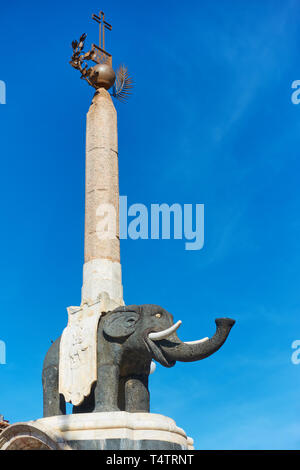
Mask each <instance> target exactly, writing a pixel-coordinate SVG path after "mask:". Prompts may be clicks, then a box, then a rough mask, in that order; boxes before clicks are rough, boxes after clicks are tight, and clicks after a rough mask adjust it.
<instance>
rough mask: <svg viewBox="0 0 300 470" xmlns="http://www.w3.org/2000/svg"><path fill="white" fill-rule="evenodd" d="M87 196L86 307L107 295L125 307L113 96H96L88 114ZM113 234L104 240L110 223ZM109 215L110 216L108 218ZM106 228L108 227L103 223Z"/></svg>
mask: <svg viewBox="0 0 300 470" xmlns="http://www.w3.org/2000/svg"><path fill="white" fill-rule="evenodd" d="M85 178H86V195H85V239H84V262H85V264H84V268H83V286H82V303H85V302H88V303H92V302H95V301H96V300H97V298H98V296H99V294H102V293H103V292H106V293H107V294H108V295H109V297H110V298H111V299H112V300H113V301H115V302H116V303H117V304H118V305H123V304H124V302H123V288H122V277H121V265H120V241H119V170H118V130H117V113H116V110H115V107H114V105H113V102H112V100H111V97H110V94H109V93H108V92H107V91H106V90H105V89H104V88H102V89H100V90H98V91H97V92H96V94H95V96H94V98H93V101H92V104H91V106H90V109H89V111H88V113H87V126H86V177H85ZM108 205H109V208H110V209H109V214H110V223H109V229H110V233H109V235H108V236H106V237H105V236H103V232H101V222H103V220H106V219H107V214H108V213H107V212H106V210H108V209H106V208H107V207H108ZM105 214H106V215H105ZM103 225H104V226H105V227H106V225H105V224H103V223H102V229H103Z"/></svg>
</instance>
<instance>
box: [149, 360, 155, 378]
mask: <svg viewBox="0 0 300 470" xmlns="http://www.w3.org/2000/svg"><path fill="white" fill-rule="evenodd" d="M155 370H156V364H155V362H153V361H151V365H150V375H151V374H153V373H154V372H155Z"/></svg>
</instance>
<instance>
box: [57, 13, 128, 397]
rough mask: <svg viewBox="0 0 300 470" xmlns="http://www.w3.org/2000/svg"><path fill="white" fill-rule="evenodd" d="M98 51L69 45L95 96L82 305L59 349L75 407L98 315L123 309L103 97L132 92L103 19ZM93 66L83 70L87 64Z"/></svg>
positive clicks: (84, 386)
mask: <svg viewBox="0 0 300 470" xmlns="http://www.w3.org/2000/svg"><path fill="white" fill-rule="evenodd" d="M93 19H95V20H96V21H97V23H99V26H100V34H99V37H100V39H99V46H96V45H95V44H93V45H92V48H91V50H90V51H88V52H84V51H83V48H84V42H85V39H86V35H85V34H83V35H82V36H81V38H80V40H79V41H73V43H72V47H73V56H72V59H71V65H72V66H73V67H74V68H76V69H78V70H80V72H81V78H83V79H85V80H86V81H87V82H88V83H89V85H91V86H93V87H94V88H95V90H96V93H95V95H94V97H93V100H92V104H91V106H90V109H89V111H88V113H87V123H86V168H85V235H84V266H83V285H82V292H81V305H80V306H79V307H69V308H68V309H67V310H68V325H67V327H66V328H65V330H64V332H63V335H62V339H61V343H60V364H59V392H60V393H61V394H62V395H64V397H65V399H66V401H67V402H71V403H73V404H74V405H79V404H80V403H82V401H83V400H84V397H85V396H87V395H88V394H89V393H90V390H91V386H92V384H93V382H95V380H97V325H98V322H99V318H100V316H101V313H102V312H107V311H108V310H113V309H114V308H116V307H119V306H120V305H124V301H123V287H122V274H121V263H120V240H119V171H118V130H117V113H116V109H115V107H114V104H113V102H112V99H111V94H110V93H109V92H108V90H109V89H110V88H112V87H113V88H112V96H114V97H115V98H117V99H119V100H121V101H122V100H123V101H124V100H125V99H126V96H127V95H128V94H129V91H130V88H131V79H130V78H129V76H128V73H127V69H126V68H125V67H124V66H121V67H120V68H119V69H118V71H117V74H115V72H114V70H113V68H112V56H111V55H110V54H109V53H108V52H107V51H106V50H105V46H104V44H105V43H104V33H105V29H108V30H111V29H112V28H111V25H110V24H109V23H107V22H106V21H105V20H104V13H103V12H100V14H99V16H97V15H93ZM89 60H92V61H93V62H95V63H96V65H94V66H93V67H88V64H87V61H89Z"/></svg>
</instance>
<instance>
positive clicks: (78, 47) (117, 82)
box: [70, 11, 133, 102]
mask: <svg viewBox="0 0 300 470" xmlns="http://www.w3.org/2000/svg"><path fill="white" fill-rule="evenodd" d="M92 19H93V20H95V21H96V22H97V23H98V24H99V46H97V45H96V44H92V47H91V49H90V50H89V51H87V52H84V45H85V40H86V37H87V35H86V34H85V33H84V34H82V35H81V36H80V38H79V41H76V40H75V41H72V49H73V55H72V57H71V60H70V64H71V65H72V67H74V68H75V69H77V70H79V71H80V72H81V77H80V78H82V79H83V80H86V81H87V82H88V84H89V85H91V86H92V87H93V88H95V89H96V90H98V89H99V88H105V89H106V90H109V89H110V88H111V87H113V90H112V93H111V95H112V96H113V97H114V98H116V99H118V100H119V101H122V102H125V101H126V100H127V99H128V97H129V95H130V94H131V89H132V87H133V81H132V78H131V77H130V76H129V74H128V70H127V67H125V66H124V65H120V67H119V68H118V70H117V74H115V72H114V70H113V68H112V55H111V54H110V53H109V52H107V51H106V50H105V29H108V30H109V31H111V30H112V26H111V25H110V24H109V23H107V21H105V19H104V13H103V11H100V13H99V16H98V15H95V14H93V15H92ZM90 60H91V61H93V62H94V63H95V64H96V65H94V66H92V67H89V64H88V61H90Z"/></svg>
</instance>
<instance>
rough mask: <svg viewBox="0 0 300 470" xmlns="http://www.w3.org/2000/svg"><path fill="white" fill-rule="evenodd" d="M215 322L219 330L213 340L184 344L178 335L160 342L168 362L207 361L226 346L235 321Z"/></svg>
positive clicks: (222, 320)
mask: <svg viewBox="0 0 300 470" xmlns="http://www.w3.org/2000/svg"><path fill="white" fill-rule="evenodd" d="M215 322H216V325H217V329H216V332H215V334H214V335H213V336H212V337H211V338H204V339H203V340H200V341H192V342H190V343H184V342H182V341H181V340H180V339H179V338H178V336H177V334H173V335H171V336H169V337H168V338H167V339H163V340H161V341H159V347H160V348H161V349H162V351H163V354H164V356H165V357H166V358H167V359H168V361H182V362H193V361H199V360H201V359H205V358H206V357H208V356H210V355H211V354H213V353H214V352H216V351H217V350H218V349H219V348H220V347H221V346H222V345H223V344H224V342H225V341H226V338H227V336H228V335H229V333H230V330H231V328H232V327H233V325H234V324H235V320H232V319H231V318H217V319H216V320H215Z"/></svg>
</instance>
